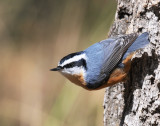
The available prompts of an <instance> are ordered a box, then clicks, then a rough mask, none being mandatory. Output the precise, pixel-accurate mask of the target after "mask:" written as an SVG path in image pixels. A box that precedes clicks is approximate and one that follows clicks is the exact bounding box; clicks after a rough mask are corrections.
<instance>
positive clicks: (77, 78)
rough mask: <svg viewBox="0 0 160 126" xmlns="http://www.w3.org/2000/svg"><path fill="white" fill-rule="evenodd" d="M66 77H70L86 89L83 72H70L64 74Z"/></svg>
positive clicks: (73, 81)
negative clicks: (71, 73)
mask: <svg viewBox="0 0 160 126" xmlns="http://www.w3.org/2000/svg"><path fill="white" fill-rule="evenodd" d="M63 75H64V76H65V77H66V78H68V79H69V80H70V81H71V82H72V83H74V84H76V85H78V86H81V87H83V88H85V89H86V83H85V81H84V77H83V72H81V73H80V74H79V75H77V74H75V75H70V74H63Z"/></svg>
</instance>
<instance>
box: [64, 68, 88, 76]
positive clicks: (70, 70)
mask: <svg viewBox="0 0 160 126" xmlns="http://www.w3.org/2000/svg"><path fill="white" fill-rule="evenodd" d="M61 72H62V73H65V74H71V75H75V74H76V75H79V74H81V73H83V75H85V70H84V68H82V67H73V68H65V69H63V70H62V71H61Z"/></svg>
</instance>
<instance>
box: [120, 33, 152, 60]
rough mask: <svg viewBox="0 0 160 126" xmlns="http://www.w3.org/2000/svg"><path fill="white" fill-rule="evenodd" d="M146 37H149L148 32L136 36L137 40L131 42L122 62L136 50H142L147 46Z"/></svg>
mask: <svg viewBox="0 0 160 126" xmlns="http://www.w3.org/2000/svg"><path fill="white" fill-rule="evenodd" d="M148 36H149V34H148V32H144V33H142V34H141V35H140V36H138V37H137V39H136V40H135V41H134V42H133V44H132V45H131V46H130V47H129V48H128V50H127V51H126V53H125V54H124V56H123V58H122V60H123V59H125V58H126V57H127V56H128V55H129V54H130V53H132V52H134V51H136V50H138V49H142V48H144V47H145V46H146V45H148V44H149V40H148Z"/></svg>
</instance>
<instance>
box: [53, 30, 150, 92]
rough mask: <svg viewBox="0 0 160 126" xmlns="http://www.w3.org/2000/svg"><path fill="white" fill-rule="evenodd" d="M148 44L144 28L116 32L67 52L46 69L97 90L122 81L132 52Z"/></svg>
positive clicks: (127, 71)
mask: <svg viewBox="0 0 160 126" xmlns="http://www.w3.org/2000/svg"><path fill="white" fill-rule="evenodd" d="M148 44H149V33H148V32H144V33H142V34H141V35H138V33H131V34H122V35H116V36H113V37H110V38H108V39H105V40H102V41H99V42H97V43H95V44H93V45H91V46H90V47H88V48H87V49H85V50H83V51H80V52H75V53H71V54H68V55H67V56H65V57H63V58H62V59H61V60H60V61H59V63H58V65H57V67H56V68H53V69H50V70H51V71H58V72H60V73H61V74H62V75H63V76H65V77H66V78H67V79H69V80H70V81H71V82H72V83H74V84H76V85H78V86H81V87H82V88H84V89H87V90H99V89H102V88H105V87H109V86H113V85H115V84H117V83H119V82H123V81H125V79H126V78H127V74H128V73H129V70H130V68H131V61H132V60H131V59H132V57H133V55H134V54H135V53H136V52H137V50H140V49H143V48H145V47H146V46H147V45H148Z"/></svg>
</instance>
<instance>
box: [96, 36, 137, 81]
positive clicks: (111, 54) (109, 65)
mask: <svg viewBox="0 0 160 126" xmlns="http://www.w3.org/2000/svg"><path fill="white" fill-rule="evenodd" d="M136 38H137V34H136V33H133V34H129V35H119V36H116V37H114V38H109V40H111V41H107V40H108V39H107V40H106V41H105V40H103V41H101V42H99V43H100V44H102V46H103V55H104V56H103V57H104V60H103V65H102V67H101V73H100V76H99V80H102V81H104V80H107V79H108V78H109V76H110V74H111V72H112V71H113V70H114V68H115V67H116V66H117V65H118V63H119V61H120V60H121V58H122V57H123V55H124V53H125V52H126V51H127V49H128V48H129V47H130V46H131V45H132V43H133V42H134V41H135V39H136Z"/></svg>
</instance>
